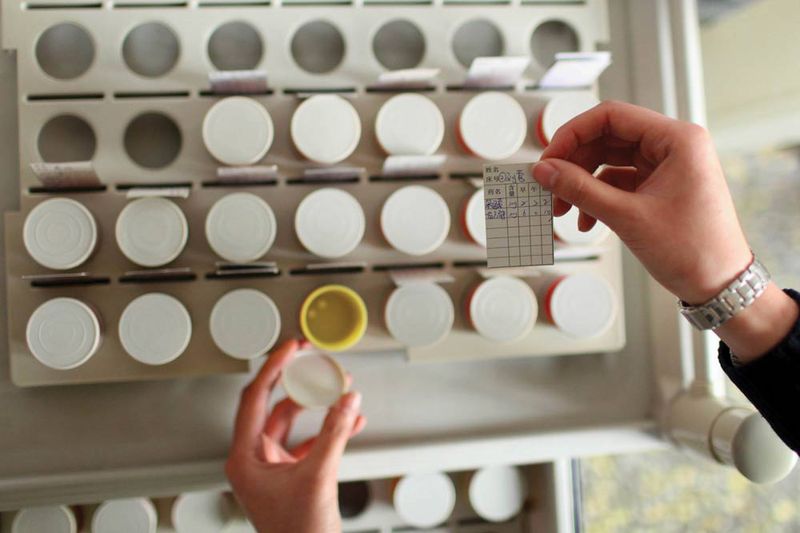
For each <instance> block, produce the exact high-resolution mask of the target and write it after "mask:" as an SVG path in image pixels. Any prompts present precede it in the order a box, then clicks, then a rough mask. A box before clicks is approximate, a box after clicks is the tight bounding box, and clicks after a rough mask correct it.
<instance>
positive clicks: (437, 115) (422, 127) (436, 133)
mask: <svg viewBox="0 0 800 533" xmlns="http://www.w3.org/2000/svg"><path fill="white" fill-rule="evenodd" d="M375 136H376V137H377V138H378V143H379V144H380V145H381V147H382V148H383V149H384V151H386V153H387V154H389V155H431V154H432V153H434V152H435V151H436V150H437V149H438V148H439V145H441V144H442V138H443V137H444V118H443V117H442V112H441V111H439V108H438V107H437V106H436V104H434V103H433V101H432V100H431V99H430V98H427V97H425V96H423V95H421V94H416V93H403V94H398V95H397V96H393V97H391V98H389V100H387V101H386V102H385V103H384V104H383V105H382V106H381V108H380V110H379V111H378V115H377V116H376V117H375Z"/></svg>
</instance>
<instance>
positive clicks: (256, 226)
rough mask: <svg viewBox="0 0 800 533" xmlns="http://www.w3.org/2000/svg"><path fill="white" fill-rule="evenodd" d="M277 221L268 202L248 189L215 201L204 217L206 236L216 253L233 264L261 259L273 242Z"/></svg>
mask: <svg viewBox="0 0 800 533" xmlns="http://www.w3.org/2000/svg"><path fill="white" fill-rule="evenodd" d="M277 233H278V223H277V221H276V219H275V213H273V212H272V208H271V207H270V206H269V204H268V203H267V202H265V201H264V200H262V199H261V198H259V197H258V196H256V195H255V194H252V193H249V192H235V193H232V194H228V195H225V196H223V197H222V198H220V199H219V200H217V202H216V203H215V204H214V205H213V206H212V207H211V209H210V210H209V211H208V215H207V216H206V238H207V239H208V244H209V246H211V249H212V250H214V253H216V254H217V255H218V256H220V257H222V258H223V259H226V260H228V261H231V262H234V263H249V262H251V261H256V260H258V259H260V258H261V257H262V256H263V255H264V254H266V253H267V252H268V251H269V249H270V248H271V247H272V244H273V243H274V242H275V235H276V234H277Z"/></svg>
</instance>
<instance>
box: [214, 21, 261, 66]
mask: <svg viewBox="0 0 800 533" xmlns="http://www.w3.org/2000/svg"><path fill="white" fill-rule="evenodd" d="M263 55H264V43H263V42H262V41H261V36H260V35H259V33H258V31H257V30H256V29H255V28H254V27H253V26H251V25H250V24H248V23H246V22H241V21H234V22H228V23H226V24H223V25H222V26H220V27H219V28H217V29H216V30H214V33H212V34H211V38H210V39H209V40H208V58H209V59H210V60H211V64H213V65H214V67H216V68H217V69H218V70H251V69H253V68H255V67H256V65H258V64H259V63H260V62H261V57H262V56H263Z"/></svg>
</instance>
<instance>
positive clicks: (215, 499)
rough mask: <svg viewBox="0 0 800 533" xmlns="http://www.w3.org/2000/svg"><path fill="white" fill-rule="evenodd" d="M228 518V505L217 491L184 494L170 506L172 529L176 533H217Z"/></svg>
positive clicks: (222, 495)
mask: <svg viewBox="0 0 800 533" xmlns="http://www.w3.org/2000/svg"><path fill="white" fill-rule="evenodd" d="M230 517H231V508H230V503H229V502H228V499H227V498H226V496H225V493H223V492H221V491H218V490H203V491H197V492H184V493H183V494H181V495H180V496H178V497H177V498H176V499H175V502H174V503H173V504H172V527H174V528H175V532H176V533H219V532H220V531H222V530H224V529H225V527H226V526H227V524H228V522H229V521H230Z"/></svg>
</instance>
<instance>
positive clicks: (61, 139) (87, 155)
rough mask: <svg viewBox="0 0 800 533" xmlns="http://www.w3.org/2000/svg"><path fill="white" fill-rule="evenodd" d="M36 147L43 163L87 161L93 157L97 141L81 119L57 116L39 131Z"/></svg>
mask: <svg viewBox="0 0 800 533" xmlns="http://www.w3.org/2000/svg"><path fill="white" fill-rule="evenodd" d="M37 146H38V148H39V155H40V156H41V158H42V160H43V161H48V162H50V163H63V162H65V161H88V160H90V159H91V158H92V157H94V151H95V149H96V147H97V139H96V138H95V136H94V131H93V130H92V127H91V126H90V125H89V123H87V122H86V121H85V120H83V119H82V118H80V117H76V116H75V115H59V116H57V117H54V118H51V119H50V120H48V121H47V123H46V124H45V125H44V127H42V129H41V131H39V139H38V141H37Z"/></svg>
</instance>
